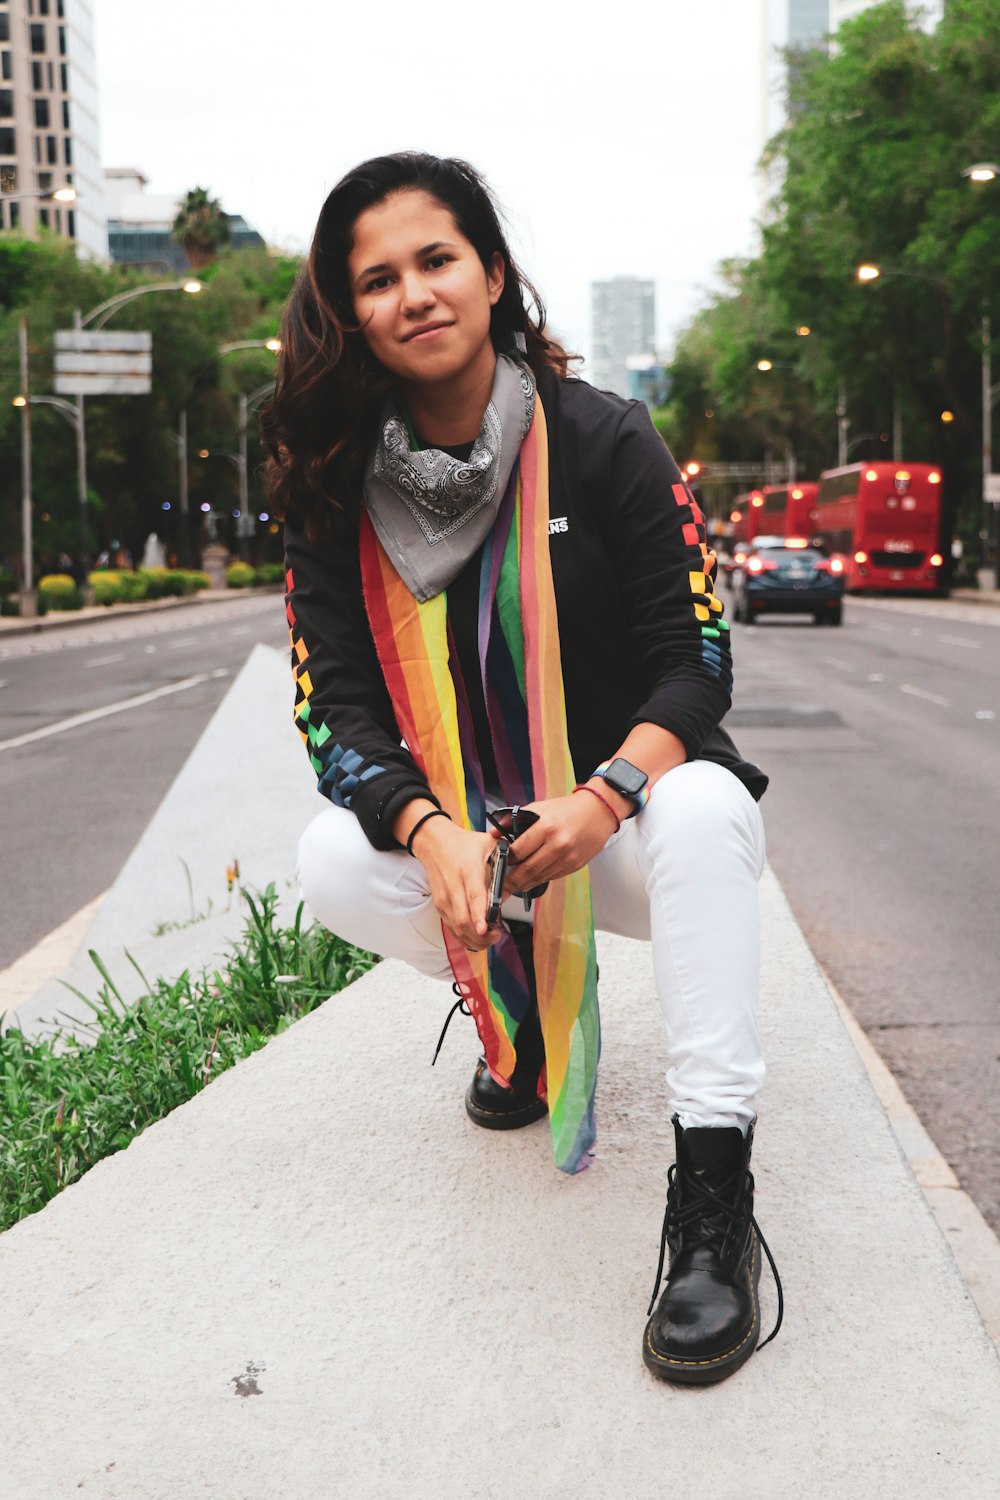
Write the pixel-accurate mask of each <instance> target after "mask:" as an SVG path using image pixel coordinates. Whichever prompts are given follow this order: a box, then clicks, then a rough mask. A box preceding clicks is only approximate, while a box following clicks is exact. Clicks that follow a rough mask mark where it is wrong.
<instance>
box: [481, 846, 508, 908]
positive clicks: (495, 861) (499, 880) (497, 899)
mask: <svg viewBox="0 0 1000 1500" xmlns="http://www.w3.org/2000/svg"><path fill="white" fill-rule="evenodd" d="M509 854H510V844H509V842H508V840H507V839H505V838H502V839H499V840H498V841H497V846H496V848H495V849H494V851H493V853H492V854H491V856H490V863H489V865H488V866H487V868H488V870H489V875H488V876H487V884H486V925H487V927H495V926H496V924H497V922H498V921H499V920H500V907H501V906H502V905H503V883H504V878H505V876H506V874H507V858H508V856H509Z"/></svg>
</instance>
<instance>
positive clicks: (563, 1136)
mask: <svg viewBox="0 0 1000 1500" xmlns="http://www.w3.org/2000/svg"><path fill="white" fill-rule="evenodd" d="M548 522H549V487H548V443H547V437H546V423H545V413H544V411H543V410H542V404H541V400H540V399H539V398H537V397H536V401H535V415H534V418H533V420H532V424H531V427H530V429H529V431H528V434H527V436H526V437H525V439H524V442H523V443H522V445H521V450H520V454H519V456H518V461H517V463H516V464H515V466H514V470H513V473H512V474H511V478H510V482H509V484H508V486H507V491H506V493H505V495H504V497H503V500H502V502H501V505H500V510H499V513H498V516H497V520H496V524H495V525H494V528H493V531H492V532H491V533H490V535H489V537H488V538H487V540H486V543H485V545H484V548H483V562H482V571H481V574H480V584H479V660H480V669H481V672H482V678H483V689H484V692H485V695H486V708H487V713H488V715H489V721H490V725H491V729H492V734H493V745H494V752H495V756H496V764H497V769H498V771H499V774H500V780H501V784H502V789H503V794H504V797H505V798H506V800H507V801H508V802H509V803H511V804H523V803H528V802H532V801H542V800H544V799H545V798H548V797H559V796H564V795H566V794H567V793H568V792H570V791H571V790H572V788H573V786H574V784H575V780H576V778H575V775H574V771H573V762H572V758H571V756H570V753H569V742H568V739H567V733H566V704H565V695H564V693H563V685H562V664H561V659H560V655H559V627H558V621H557V618H556V603H555V591H554V589H553V585H552V568H551V564H550V561H549V538H548V532H549V526H548ZM361 575H362V582H363V586H364V595H365V605H366V607H367V610H368V618H369V620H370V622H371V627H372V634H373V636H374V639H375V647H376V650H377V652H378V657H379V662H380V663H381V666H382V671H383V673H384V676H385V681H386V686H387V688H388V690H389V696H390V699H391V700H392V705H393V708H394V710H395V713H396V720H397V723H398V724H399V729H400V733H401V734H402V736H403V739H404V740H405V741H406V744H407V746H408V748H409V750H410V752H411V753H412V755H413V757H414V759H415V761H416V762H417V765H418V766H419V767H420V769H421V770H422V771H423V773H424V775H425V776H426V777H427V781H428V784H429V785H430V786H431V787H432V788H433V790H434V792H435V794H436V795H437V797H438V798H439V799H440V802H441V805H442V807H443V808H444V810H445V811H446V812H447V813H449V814H450V816H451V817H452V819H453V820H454V821H455V822H456V823H457V824H459V825H460V826H462V827H465V828H476V829H479V830H480V831H485V828H486V798H485V790H486V789H485V787H484V785H483V774H482V768H481V766H480V763H479V758H478V755H477V752H476V745H475V736H474V734H473V728H472V718H471V715H470V712H469V707H468V700H467V697H466V693H465V688H464V685H463V682H462V676H461V670H460V667H459V662H458V654H457V652H456V651H455V649H454V641H453V639H452V634H451V627H450V623H449V619H448V604H447V592H445V593H441V594H438V595H436V596H435V597H434V598H433V599H429V600H428V601H427V602H426V603H423V604H421V603H418V602H417V600H416V599H415V598H414V596H413V595H412V594H411V593H410V591H409V589H408V588H407V587H406V585H405V584H404V583H403V581H402V579H401V578H400V576H399V574H398V573H397V571H396V569H395V568H394V566H393V564H392V563H391V562H390V560H389V558H388V556H387V555H386V553H385V551H384V549H383V547H382V544H381V543H380V541H379V540H378V537H377V536H376V534H375V530H374V527H373V526H372V524H371V522H370V520H369V519H368V516H367V513H364V514H363V516H362V523H361ZM484 879H485V872H484ZM444 937H445V943H446V945H447V950H448V959H449V962H450V964H451V967H452V971H453V972H454V975H455V979H456V981H457V982H458V985H459V986H460V990H461V993H462V994H463V995H464V996H465V998H466V1001H467V1003H468V1005H469V1008H470V1009H471V1011H472V1014H473V1016H474V1018H475V1022H476V1028H477V1030H478V1032H479V1036H480V1040H481V1041H482V1044H483V1048H484V1050H485V1053H486V1062H487V1066H488V1067H489V1070H490V1073H491V1074H492V1075H493V1077H494V1078H495V1079H497V1080H498V1081H499V1082H502V1083H509V1081H510V1078H511V1076H512V1074H513V1072H514V1068H515V1065H516V1062H517V1055H516V1049H515V1039H516V1033H517V1028H518V1025H519V1023H520V1022H521V1021H522V1020H523V1019H524V1016H525V1015H526V1014H527V1011H528V1008H529V1006H530V1003H531V999H530V995H529V991H528V982H527V978H526V975H525V971H524V968H523V966H522V964H521V960H520V958H519V956H518V952H517V947H516V945H515V943H514V940H513V938H512V937H511V936H510V934H509V933H508V932H506V931H504V932H503V935H502V937H501V940H500V942H499V943H497V944H495V945H494V947H492V948H490V949H488V950H487V951H486V952H485V953H469V952H468V951H467V950H466V949H465V947H464V946H463V944H462V943H460V942H459V941H458V939H457V938H455V937H453V936H452V934H451V933H450V932H448V930H447V928H445V929H444ZM533 942H534V967H535V983H536V990H537V996H538V1010H539V1017H540V1020H541V1026H542V1037H543V1040H544V1043H545V1068H544V1069H543V1072H542V1076H541V1078H540V1079H539V1094H540V1095H541V1096H542V1097H547V1100H548V1105H549V1122H550V1126H551V1130H552V1146H553V1152H554V1155H555V1160H556V1165H557V1166H558V1167H559V1168H560V1169H561V1170H562V1171H564V1172H571V1173H572V1172H578V1171H580V1170H581V1169H582V1168H583V1167H585V1166H588V1165H589V1153H590V1149H591V1147H592V1146H593V1143H594V1136H595V1131H594V1092H595V1088H596V1083H597V1061H598V1057H599V1054H600V1021H599V1017H598V1010H597V960H596V955H595V948H594V921H593V913H592V909H591V902H590V876H589V874H588V872H587V870H586V869H583V870H580V871H578V872H577V873H576V874H575V875H569V876H566V877H565V878H563V879H561V880H554V881H553V882H552V883H551V885H550V886H549V889H548V890H547V891H546V893H545V895H544V896H542V897H541V898H540V899H539V901H538V903H537V905H536V907H535V926H534V939H533Z"/></svg>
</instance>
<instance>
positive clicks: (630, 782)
mask: <svg viewBox="0 0 1000 1500" xmlns="http://www.w3.org/2000/svg"><path fill="white" fill-rule="evenodd" d="M591 776H600V777H602V778H603V780H605V781H606V782H607V783H608V786H609V787H611V789H612V791H615V792H619V793H620V794H621V795H622V796H623V797H627V798H628V799H629V801H630V802H631V803H632V804H633V807H632V811H631V812H630V813H629V814H628V816H629V817H630V818H634V817H635V815H636V813H638V812H642V809H643V808H644V807H645V806H646V803H647V802H648V801H649V791H648V782H649V777H648V776H647V775H646V773H645V771H640V770H639V767H638V766H634V765H633V764H632V762H631V761H630V760H626V759H625V758H624V756H621V755H616V756H615V758H614V760H604V761H602V762H601V764H600V765H599V766H598V767H597V770H596V771H592V772H591Z"/></svg>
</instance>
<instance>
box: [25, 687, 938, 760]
mask: <svg viewBox="0 0 1000 1500" xmlns="http://www.w3.org/2000/svg"><path fill="white" fill-rule="evenodd" d="M899 691H900V692H901V693H909V695H910V697H911V698H923V699H924V701H925V702H926V703H936V704H937V705H938V707H939V708H947V707H948V700H947V698H939V697H938V695H937V693H925V692H924V690H923V688H916V687H910V685H909V683H908V682H904V683H902V684H901V685H900V689H899ZM2 748H3V747H2V746H0V749H2Z"/></svg>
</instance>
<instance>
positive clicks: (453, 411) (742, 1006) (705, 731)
mask: <svg viewBox="0 0 1000 1500" xmlns="http://www.w3.org/2000/svg"><path fill="white" fill-rule="evenodd" d="M531 305H533V307H534V312H530V311H529V310H528V309H529V307H530V306H531ZM282 341H283V343H282V356H281V367H280V373H279V379H278V386H277V391H276V397H275V400H274V403H273V405H272V406H271V408H270V409H269V410H268V412H267V413H266V415H265V433H266V436H267V438H268V441H269V445H270V451H271V459H270V463H269V471H268V472H269V484H270V491H271V497H272V501H273V503H274V505H275V507H276V508H277V509H278V510H279V511H280V512H282V513H283V514H284V517H285V521H286V552H287V564H286V565H287V569H288V573H287V581H288V596H287V605H288V617H289V621H290V623H291V635H292V648H293V665H294V669H295V676H296V683H297V693H296V700H297V701H296V707H295V714H296V720H297V723H298V726H299V729H300V731H301V733H302V737H303V740H304V741H305V743H306V746H307V749H308V752H309V756H310V759H311V762H312V765H313V768H314V770H315V772H316V774H317V776H318V779H319V788H320V790H321V791H322V792H323V793H325V794H326V796H327V797H329V799H330V802H331V804H332V805H331V806H330V807H329V808H328V809H327V810H326V811H325V812H323V813H321V814H320V815H319V817H318V818H317V819H316V820H315V821H314V822H313V824H312V825H311V826H310V827H309V829H308V830H307V831H306V833H305V835H304V837H303V840H302V843H301V847H300V851H299V878H300V884H301V889H302V893H303V896H304V897H305V899H306V900H307V902H308V903H309V905H310V907H311V908H312V910H313V911H314V912H315V913H316V915H317V916H318V917H319V919H320V920H321V921H322V922H323V923H324V924H325V925H326V926H327V927H329V928H330V929H331V930H332V931H333V932H336V933H338V934H339V935H340V936H341V937H343V938H345V939H347V940H348V941H350V942H353V943H357V944H358V945H359V946H361V947H364V948H368V949H372V950H374V951H375V952H378V953H381V954H385V955H392V956H395V957H399V958H403V959H405V960H406V961H407V962H408V963H410V964H411V965H413V967H414V968H416V969H419V970H421V971H422V972H423V973H425V974H429V975H433V976H435V977H440V978H442V979H448V980H452V981H453V983H454V987H455V990H456V993H457V995H458V996H459V999H460V1002H461V1003H462V1005H463V1007H464V1006H466V1005H467V1006H468V1008H469V1009H470V1010H471V1012H472V1014H473V1016H474V1018H475V1022H476V1026H477V1028H478V1031H479V1036H480V1040H481V1043H482V1047H483V1054H484V1055H483V1057H482V1058H481V1059H480V1061H479V1063H478V1065H477V1066H476V1069H475V1073H474V1076H473V1079H472V1082H471V1083H470V1085H469V1088H468V1091H467V1094H466V1100H465V1104H466V1110H467V1112H468V1114H469V1116H470V1118H471V1119H472V1120H473V1121H474V1122H475V1123H476V1124H477V1125H481V1126H484V1127H486V1128H490V1129H513V1128H517V1127H519V1126H523V1125H527V1124H529V1123H530V1122H532V1121H533V1120H536V1119H539V1118H541V1117H542V1116H544V1115H545V1114H546V1113H547V1114H548V1116H549V1120H550V1128H551V1132H552V1140H553V1148H554V1154H555V1158H556V1162H557V1164H558V1166H559V1167H560V1168H562V1169H563V1170H564V1171H567V1172H575V1171H577V1170H579V1169H580V1168H581V1167H583V1166H586V1165H587V1163H588V1161H589V1153H590V1148H591V1146H592V1144H593V1141H594V1137H595V1124H594V1091H595V1084H596V1076H597V1061H598V1053H599V1050H600V1027H599V1019H598V1010H597V966H596V959H595V947H594V928H595V926H597V927H599V928H601V929H603V930H606V931H610V932H618V933H622V934H625V935H626V936H629V937H637V938H644V939H646V940H651V942H652V952H653V966H654V973H655V979H656V986H657V991H658V993H659V997H660V1001H661V1003H662V1007H663V1013H664V1017H665V1021H666V1028H667V1041H668V1047H669V1051H670V1054H671V1067H670V1071H669V1073H668V1075H667V1076H668V1084H669V1088H670V1093H671V1108H672V1113H673V1123H674V1131H675V1145H676V1157H677V1159H676V1165H675V1166H674V1167H672V1168H671V1171H670V1187H669V1194H668V1202H667V1211H666V1218H665V1224H664V1244H665V1246H669V1250H670V1267H669V1270H668V1272H667V1277H666V1289H665V1291H664V1292H663V1295H662V1297H661V1298H660V1300H659V1303H658V1305H657V1306H656V1309H655V1311H652V1304H651V1311H652V1316H651V1317H650V1319H649V1322H648V1324H647V1327H646V1333H645V1337H644V1340H643V1356H644V1358H645V1361H646V1363H647V1365H648V1366H649V1367H650V1368H651V1369H652V1370H654V1371H655V1373H656V1374H658V1375H661V1376H663V1377H664V1378H666V1379H668V1380H672V1381H678V1382H684V1383H690V1384H707V1383H710V1382H712V1381H716V1380H720V1379H722V1378H724V1377H725V1376H727V1375H729V1374H731V1373H732V1372H733V1371H734V1370H736V1369H737V1368H739V1366H740V1365H742V1364H743V1363H744V1361H745V1360H746V1359H747V1358H748V1357H749V1355H750V1354H752V1352H753V1350H754V1348H755V1346H756V1345H757V1343H758V1338H759V1334H760V1313H759V1304H758V1295H757V1281H758V1277H759V1274H760V1253H761V1243H762V1242H761V1241H760V1238H759V1231H758V1230H757V1227H756V1221H755V1219H754V1217H753V1177H752V1174H751V1172H750V1151H751V1142H752V1135H753V1125H754V1119H755V1107H754V1102H755V1098H756V1095H757V1092H758V1089H759V1088H760V1085H761V1082H762V1080H763V1076H764V1063H763V1059H762V1057H761V1049H760V1041H759V1036H758V1029H757V1017H756V1001H757V970H758V927H757V881H758V878H759V876H760V873H761V870H762V868H763V864H764V835H763V828H762V824H761V818H760V813H759V811H758V808H757V802H756V799H757V798H759V797H760V795H761V794H762V792H763V791H764V788H765V786H766V784H767V778H766V777H765V776H764V775H763V773H762V772H761V771H760V770H758V768H757V767H756V766H753V765H751V764H749V763H748V762H746V761H745V760H743V759H742V757H741V756H740V755H739V753H738V752H737V750H736V748H735V746H734V745H733V743H732V741H731V740H730V739H729V737H728V736H727V735H726V734H725V733H724V731H723V730H722V729H721V728H720V727H719V726H720V721H721V719H722V717H723V715H724V714H725V713H726V710H727V709H728V707H729V704H730V687H731V662H730V644H729V632H728V626H727V624H726V621H725V620H724V619H723V611H722V605H721V603H720V601H719V599H718V598H717V596H716V594H715V592H714V588H713V580H714V575H715V559H714V555H713V554H712V553H711V552H710V551H709V549H708V547H707V545H706V534H705V525H704V518H703V516H702V514H701V511H700V510H699V508H698V505H697V503H696V501H695V499H694V497H693V496H692V494H691V492H690V490H689V489H688V487H687V486H686V484H685V483H684V481H683V480H682V477H681V475H680V473H679V472H678V469H677V466H676V464H675V463H674V460H673V459H672V457H671V456H670V454H669V453H668V451H667V449H666V448H665V446H664V444H663V442H662V441H661V439H660V438H659V437H658V435H657V434H656V432H655V430H654V429H653V427H652V424H651V422H650V420H649V416H648V413H647V411H646V408H645V407H644V406H643V405H642V403H640V402H627V401H623V400H621V399H620V398H619V397H617V396H612V395H609V394H607V393H604V392H600V391H596V390H594V389H593V388H592V387H591V386H590V385H588V384H587V383H586V382H584V381H582V380H577V379H572V378H570V376H569V356H568V355H567V353H566V351H565V350H564V349H563V348H562V347H561V345H560V344H559V343H558V341H557V340H556V339H555V338H553V337H552V336H551V335H550V334H549V333H547V332H546V328H545V317H544V310H543V308H542V303H541V299H540V298H539V296H538V294H537V293H536V292H535V290H534V288H532V287H531V285H530V283H529V282H528V281H527V280H526V279H525V277H524V276H523V275H522V273H521V272H520V271H519V270H518V267H517V266H516V264H515V262H514V260H513V257H512V256H511V253H510V249H509V247H508V245H507V242H506V238H505V236H504V233H503V230H502V228H501V225H500V223H499V220H498V217H497V213H496V210H495V208H494V205H493V203H492V200H491V198H490V195H489V192H488V189H487V188H486V186H485V184H484V183H483V181H482V179H481V178H480V177H479V176H478V174H477V173H476V172H475V171H474V170H473V169H472V168H471V167H469V166H468V165H467V164H466V163H464V162H460V161H456V160H441V159H438V158H435V157H431V156H426V155H420V154H411V153H405V154H400V155H396V156H388V157H381V158H377V159H375V160H372V161H368V162H365V163H363V164H362V165H361V166H359V167H358V168H356V169H355V170H354V171H352V172H349V173H348V174H347V176H346V177H345V178H344V179H343V180H342V181H341V182H340V183H339V184H338V185H337V186H336V187H335V188H334V190H333V191H332V192H331V194H330V195H329V197H328V198H327V200H326V203H325V204H324V206H323V209H322V212H321V214H320V218H319V223H318V225H317V229H316V234H315V237H314V240H313V244H312V249H311V252H310V256H309V260H308V263H307V265H306V267H305V269H304V271H303V273H302V274H301V276H300V278H299V281H298V283H297V285H296V288H295V290H294V292H293V294H292V297H291V299H290V301H289V304H288V307H287V309H286V314H285V318H284V324H283V332H282ZM505 863H506V868H505V870H504V864H505ZM488 888H489V889H488ZM493 897H495V900H493V901H492V905H491V898H493ZM720 910H721V911H723V912H724V914H725V927H724V933H723V935H722V936H721V937H720V923H719V913H720ZM662 1248H663V1247H661V1249H662ZM765 1248H766V1247H765ZM661 1268H662V1254H661ZM658 1289H659V1273H658V1279H657V1290H658ZM655 1299H656V1291H654V1301H655ZM775 1331H777V1330H776V1329H775Z"/></svg>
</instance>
